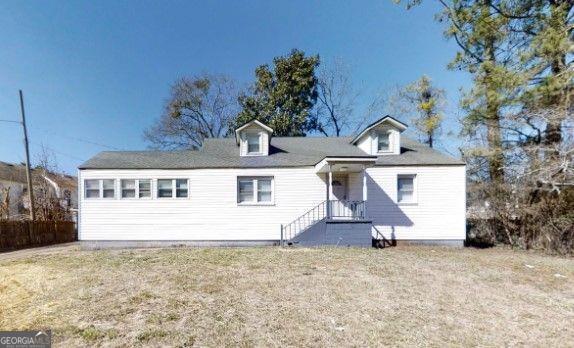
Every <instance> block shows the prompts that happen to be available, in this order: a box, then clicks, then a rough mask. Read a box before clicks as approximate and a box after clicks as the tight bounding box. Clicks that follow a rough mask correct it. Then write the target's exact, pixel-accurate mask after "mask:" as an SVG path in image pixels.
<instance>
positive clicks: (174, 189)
mask: <svg viewBox="0 0 574 348" xmlns="http://www.w3.org/2000/svg"><path fill="white" fill-rule="evenodd" d="M160 180H171V197H160V196H159V181H160ZM177 180H185V181H187V195H186V196H185V197H177ZM190 197H191V194H190V187H189V178H172V179H170V178H158V179H156V198H157V199H159V200H170V199H177V200H181V199H189V198H190Z"/></svg>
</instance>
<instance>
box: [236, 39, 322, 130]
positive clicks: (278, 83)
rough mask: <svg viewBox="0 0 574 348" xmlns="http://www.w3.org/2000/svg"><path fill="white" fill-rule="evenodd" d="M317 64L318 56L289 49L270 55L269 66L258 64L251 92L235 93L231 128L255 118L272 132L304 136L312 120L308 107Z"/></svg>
mask: <svg viewBox="0 0 574 348" xmlns="http://www.w3.org/2000/svg"><path fill="white" fill-rule="evenodd" d="M318 65H319V56H310V57H306V56H305V53H304V52H302V51H300V50H293V51H291V53H290V54H289V55H287V56H282V57H276V58H275V59H273V68H272V69H271V68H270V67H269V65H261V66H259V67H258V68H257V69H256V70H255V76H256V78H257V81H256V82H255V84H254V86H253V88H252V94H250V95H242V96H241V97H239V103H240V104H241V107H242V110H241V111H240V112H239V114H238V115H237V117H236V119H235V120H234V125H233V126H232V127H231V129H234V128H236V127H238V126H241V125H242V124H245V123H247V122H249V121H251V120H254V119H256V120H259V121H261V122H263V123H265V124H267V125H269V126H270V127H271V128H273V129H274V134H275V135H279V136H304V135H305V134H306V132H307V131H309V130H310V129H311V128H312V127H313V124H316V122H313V120H312V116H311V113H310V111H311V109H312V108H313V105H314V104H315V102H316V100H317V78H316V76H315V69H316V68H317V66H318Z"/></svg>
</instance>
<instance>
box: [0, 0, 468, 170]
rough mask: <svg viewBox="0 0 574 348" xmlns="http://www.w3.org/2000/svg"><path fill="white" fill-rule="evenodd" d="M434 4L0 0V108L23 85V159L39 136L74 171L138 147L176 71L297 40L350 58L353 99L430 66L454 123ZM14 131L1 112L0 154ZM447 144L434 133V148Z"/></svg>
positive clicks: (269, 53) (461, 77)
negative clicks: (26, 144)
mask: <svg viewBox="0 0 574 348" xmlns="http://www.w3.org/2000/svg"><path fill="white" fill-rule="evenodd" d="M438 10H439V8H438V5H437V4H436V2H434V1H426V2H425V3H424V4H423V5H422V6H420V7H417V8H414V9H412V10H409V11H407V10H406V9H405V8H404V6H399V5H396V4H394V2H393V1H391V0H377V1H303V0H296V1H293V0H291V1H268V0H261V1H12V0H9V1H2V2H0V23H1V27H2V30H1V31H0V119H3V120H19V119H20V106H19V99H18V90H19V89H22V90H23V92H24V99H25V108H26V118H27V123H28V133H29V138H30V151H31V158H32V162H33V163H35V162H37V161H38V158H39V156H40V155H39V154H40V153H41V152H42V149H43V148H44V149H46V151H47V152H48V153H50V154H51V155H52V156H53V157H54V160H55V162H56V163H57V165H58V168H59V169H60V170H61V171H64V172H66V173H70V174H75V173H76V171H77V167H78V165H80V164H81V163H82V162H84V161H85V160H87V159H89V158H90V157H92V156H94V155H95V154H97V153H98V152H100V151H109V150H144V149H146V148H147V146H148V145H149V144H147V143H146V142H145V141H144V139H143V138H142V132H143V131H144V129H146V128H148V127H149V126H150V125H152V124H153V122H154V120H156V119H157V118H158V117H159V116H160V115H161V113H162V110H163V106H164V104H165V101H166V99H167V98H168V96H169V87H170V85H171V84H172V83H173V82H174V81H175V80H176V79H177V78H179V77H182V76H191V75H196V74H202V73H215V74H226V75H229V76H231V77H232V78H234V79H236V80H237V81H238V82H239V83H240V84H244V85H248V84H249V83H251V82H252V81H253V80H254V70H255V68H256V67H257V66H258V65H261V64H264V63H270V62H271V61H272V59H273V57H276V56H280V55H285V54H288V53H289V51H290V50H291V49H293V48H298V49H301V50H303V51H305V53H306V54H309V55H310V54H319V55H320V57H321V60H322V61H325V62H329V61H334V60H339V61H342V62H344V63H345V64H346V65H348V66H349V67H350V70H351V72H352V80H353V85H354V87H355V89H356V90H357V91H358V92H359V93H360V95H361V97H360V99H359V104H360V105H359V106H358V108H361V107H362V106H365V105H366V104H367V103H368V102H369V101H370V100H372V98H374V97H375V96H376V95H377V94H381V93H386V92H387V91H389V90H390V89H392V88H394V87H395V86H397V85H404V84H407V83H409V82H412V81H414V80H416V79H418V78H419V77H420V76H421V75H423V74H426V75H428V76H430V77H431V78H432V79H433V82H435V83H436V85H437V86H439V87H441V88H444V89H445V90H446V92H447V96H448V99H449V107H448V109H447V110H448V115H447V117H448V118H449V119H450V121H449V123H447V126H446V127H445V128H446V129H447V130H452V131H454V132H456V131H457V129H456V121H455V119H456V117H458V115H457V107H456V106H457V101H458V98H459V94H460V88H467V87H468V86H469V84H470V79H469V76H467V75H466V74H464V73H463V72H457V71H450V70H448V69H447V68H446V65H447V64H448V62H449V61H450V60H451V59H452V57H453V56H454V54H455V52H456V47H455V44H454V43H453V42H450V41H448V40H446V39H445V38H444V36H443V34H442V32H443V29H444V28H443V27H442V25H441V24H440V23H437V22H436V21H435V20H434V15H435V13H436V12H437V11H438ZM381 116H382V115H381ZM22 139H23V135H22V129H21V127H20V126H19V125H18V124H16V123H7V122H0V161H5V162H15V163H19V162H22V161H24V160H25V152H24V147H23V141H22ZM456 147H457V140H456V139H454V138H449V137H446V136H445V137H444V139H443V141H442V143H441V148H442V149H443V150H444V151H446V152H449V153H453V154H456Z"/></svg>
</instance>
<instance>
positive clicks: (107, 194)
mask: <svg viewBox="0 0 574 348" xmlns="http://www.w3.org/2000/svg"><path fill="white" fill-rule="evenodd" d="M84 197H85V198H88V199H91V198H116V180H115V179H86V180H84Z"/></svg>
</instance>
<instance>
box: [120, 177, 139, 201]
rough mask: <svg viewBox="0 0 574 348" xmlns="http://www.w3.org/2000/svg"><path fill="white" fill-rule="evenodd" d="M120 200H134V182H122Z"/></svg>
mask: <svg viewBox="0 0 574 348" xmlns="http://www.w3.org/2000/svg"><path fill="white" fill-rule="evenodd" d="M122 198H136V181H135V180H122Z"/></svg>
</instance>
